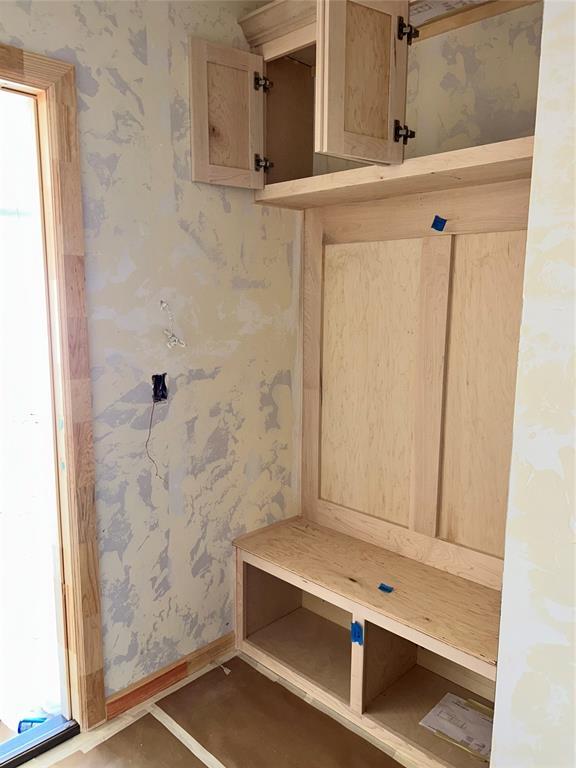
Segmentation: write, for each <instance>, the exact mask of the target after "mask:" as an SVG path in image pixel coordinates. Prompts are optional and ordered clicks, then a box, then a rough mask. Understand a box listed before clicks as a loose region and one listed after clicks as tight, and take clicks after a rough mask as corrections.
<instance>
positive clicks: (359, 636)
mask: <svg viewBox="0 0 576 768" xmlns="http://www.w3.org/2000/svg"><path fill="white" fill-rule="evenodd" d="M350 639H351V640H352V642H353V643H358V645H364V630H363V629H362V624H360V622H359V621H353V622H352V624H350Z"/></svg>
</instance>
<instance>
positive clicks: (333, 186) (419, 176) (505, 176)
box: [255, 136, 534, 210]
mask: <svg viewBox="0 0 576 768" xmlns="http://www.w3.org/2000/svg"><path fill="white" fill-rule="evenodd" d="M533 145H534V137H532V136H528V137H525V138H522V139H511V140H510V141H501V142H498V143H496V144H483V145H481V146H478V147H469V148H467V149H457V150H454V151H452V152H442V153H441V154H437V155H427V156H425V157H415V158H412V159H410V160H406V161H405V162H404V163H402V164H401V165H388V166H383V165H370V166H366V167H365V168H354V169H353V170H351V171H339V172H338V173H327V174H325V175H322V176H313V177H312V178H307V179H296V180H294V181H283V182H280V183H278V184H268V185H267V186H266V187H264V189H263V190H261V191H259V192H256V197H255V200H256V202H257V203H260V204H261V205H274V206H279V207H281V208H295V209H297V210H303V209H306V208H318V207H322V206H326V205H341V204H348V203H363V202H367V201H369V200H382V199H384V198H388V197H396V196H404V195H413V194H419V193H422V192H438V191H442V190H446V189H458V188H461V187H471V186H479V185H481V184H493V183H497V182H501V181H514V180H517V179H529V178H530V175H531V172H532V151H533Z"/></svg>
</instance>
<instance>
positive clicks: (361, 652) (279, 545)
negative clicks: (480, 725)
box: [235, 518, 500, 768]
mask: <svg viewBox="0 0 576 768" xmlns="http://www.w3.org/2000/svg"><path fill="white" fill-rule="evenodd" d="M235 546H236V548H237V563H238V574H237V584H238V593H237V643H238V648H239V650H240V651H242V652H243V653H245V654H246V655H247V656H249V657H251V658H252V659H254V660H255V661H257V662H259V663H261V664H263V665H264V666H266V667H267V668H269V669H270V670H272V671H273V672H276V673H278V674H279V675H280V676H281V677H282V678H283V679H284V680H286V681H288V682H290V683H292V684H294V685H296V686H298V687H299V688H300V689H301V690H303V691H304V692H306V693H307V694H308V695H310V696H312V697H313V698H314V699H316V700H318V701H319V702H322V703H324V704H326V705H328V706H329V707H330V708H331V709H332V710H334V711H335V712H337V713H339V714H341V715H343V716H344V717H346V718H347V719H349V720H351V721H352V722H354V723H355V724H357V725H359V726H360V727H362V728H364V729H365V730H367V731H369V732H371V733H372V734H373V735H374V736H375V737H376V738H378V739H379V740H380V741H381V742H382V743H383V745H385V746H386V747H387V748H389V749H390V751H391V752H393V753H395V754H397V755H402V756H403V757H404V758H406V759H407V760H408V761H413V764H414V765H418V766H456V767H457V768H460V767H461V768H467V767H468V766H470V767H472V766H476V765H477V764H478V763H477V759H476V758H474V757H472V756H471V755H469V754H467V753H466V752H465V751H463V750H462V749H460V748H459V747H457V746H455V745H453V744H450V743H448V742H446V741H444V740H442V739H441V738H439V737H438V736H436V735H435V734H433V733H430V732H429V731H427V730H426V729H425V728H423V727H422V726H420V725H419V721H420V720H421V719H422V717H424V715H425V714H426V713H427V712H428V711H429V710H430V709H432V707H434V706H435V705H436V704H437V703H438V702H439V701H440V699H441V698H442V696H443V695H444V694H445V693H448V692H451V693H455V694H456V695H459V696H462V697H463V698H466V699H468V698H473V699H474V700H476V701H479V702H480V703H481V704H485V705H488V706H489V705H490V702H491V701H493V698H494V680H495V677H496V656H497V644H498V624H499V609H500V593H499V592H498V591H496V590H492V589H489V588H487V587H484V586H481V585H479V584H476V583H474V582H472V581H468V580H467V579H463V578H460V577H458V576H453V575H452V574H449V573H446V572H443V571H440V570H438V569H435V568H432V567H430V566H427V565H424V564H422V563H420V562H417V561H415V560H411V559H408V558H405V557H402V556H400V555H397V554H395V553H393V552H389V551H387V550H384V549H382V548H380V547H377V546H374V545H372V544H368V543H365V542H363V541H360V540H358V539H355V538H351V537H349V536H345V535H343V534H340V533H338V532H336V531H333V530H331V529H327V528H323V527H320V526H318V525H315V524H311V523H309V522H308V521H305V520H304V519H303V518H292V519H291V520H288V521H286V522H283V523H279V524H276V525H272V526H269V527H267V528H264V529H261V530H259V531H256V532H254V533H250V534H247V535H245V536H243V537H241V538H239V539H237V540H236V542H235Z"/></svg>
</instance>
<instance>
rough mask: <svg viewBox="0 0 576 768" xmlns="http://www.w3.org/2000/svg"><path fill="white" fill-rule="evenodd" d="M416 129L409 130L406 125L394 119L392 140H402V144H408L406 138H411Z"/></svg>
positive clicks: (414, 134)
mask: <svg viewBox="0 0 576 768" xmlns="http://www.w3.org/2000/svg"><path fill="white" fill-rule="evenodd" d="M414 136H416V131H411V130H410V128H408V126H407V125H402V123H401V122H400V120H394V141H402V143H403V144H404V146H406V144H408V139H413V138H414Z"/></svg>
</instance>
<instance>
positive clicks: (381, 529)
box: [306, 499, 503, 589]
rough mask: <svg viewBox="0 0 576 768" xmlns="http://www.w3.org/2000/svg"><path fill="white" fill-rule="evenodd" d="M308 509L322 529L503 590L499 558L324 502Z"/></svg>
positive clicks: (308, 512)
mask: <svg viewBox="0 0 576 768" xmlns="http://www.w3.org/2000/svg"><path fill="white" fill-rule="evenodd" d="M307 509H308V511H307V512H306V518H307V519H308V520H311V521H312V522H314V523H317V524H318V525H322V526H325V527H327V528H332V529H333V530H335V531H339V532H340V533H344V534H346V535H347V536H353V537H354V538H357V539H361V540H362V541H366V542H368V543H369V544H376V545H377V546H379V547H383V548H384V549H389V550H390V551H391V552H396V554H398V555H403V556H404V557H409V558H411V559H412V560H418V562H420V563H424V564H425V565H430V566H432V567H433V568H439V569H440V570H441V571H446V572H447V573H451V574H453V575H454V576H461V577H462V578H464V579H469V580H470V581H474V582H476V583H477V584H482V585H483V586H485V587H490V589H502V568H503V562H502V560H501V559H500V558H498V557H493V556H492V555H486V554H484V553H483V552H475V551H474V550H471V549H465V548H464V547H460V546H458V545H457V544H452V543H450V542H448V541H443V540H442V539H433V538H431V537H430V536H426V535H424V534H422V533H418V531H410V530H408V529H406V528H402V527H401V526H399V525H394V524H393V523H388V522H386V520H380V519H379V518H377V517H371V516H370V515H364V514H362V512H357V511H355V510H352V509H347V508H345V507H338V506H337V505H335V504H331V503H330V502H328V501H323V500H321V499H319V500H318V501H317V503H316V505H315V507H312V508H310V507H308V508H307Z"/></svg>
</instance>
